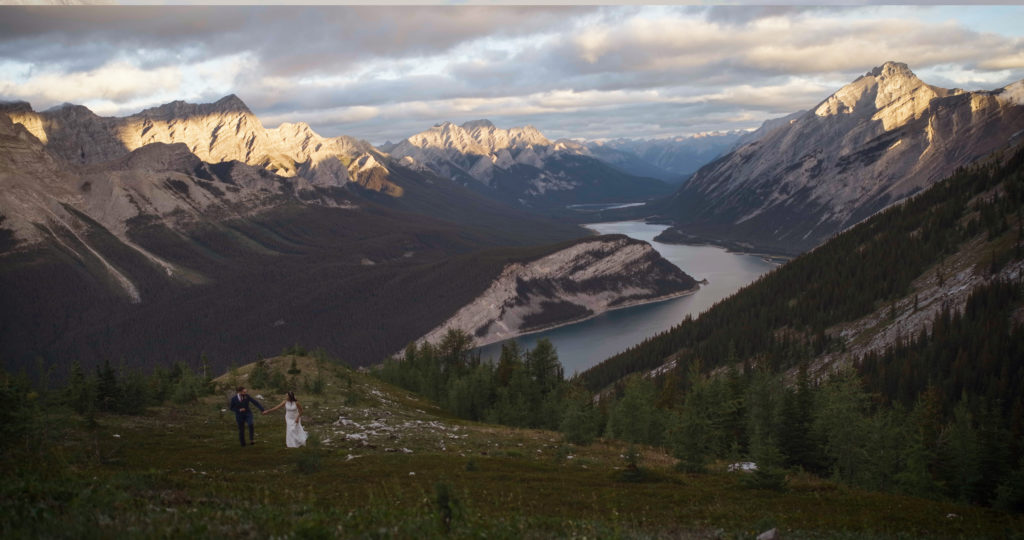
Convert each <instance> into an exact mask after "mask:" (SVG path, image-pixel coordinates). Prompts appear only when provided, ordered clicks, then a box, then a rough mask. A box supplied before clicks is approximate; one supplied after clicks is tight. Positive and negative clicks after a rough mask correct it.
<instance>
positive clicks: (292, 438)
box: [263, 392, 306, 448]
mask: <svg viewBox="0 0 1024 540" xmlns="http://www.w3.org/2000/svg"><path fill="white" fill-rule="evenodd" d="M281 407H284V425H285V430H284V443H285V444H286V445H287V446H288V448H298V447H300V446H305V445H306V430H304V429H302V424H301V423H300V422H299V419H300V418H302V405H299V402H298V400H296V399H295V392H288V397H286V398H285V400H284V401H282V402H281V403H280V404H279V405H278V406H277V407H274V408H272V409H267V410H265V411H263V414H268V413H272V412H274V411H276V410H278V409H280V408H281Z"/></svg>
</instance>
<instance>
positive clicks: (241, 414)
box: [231, 386, 263, 446]
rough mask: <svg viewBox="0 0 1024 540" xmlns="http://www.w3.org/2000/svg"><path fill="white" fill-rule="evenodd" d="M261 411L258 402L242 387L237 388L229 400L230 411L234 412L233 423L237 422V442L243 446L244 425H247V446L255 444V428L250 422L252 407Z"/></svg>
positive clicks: (261, 408) (261, 407) (261, 406)
mask: <svg viewBox="0 0 1024 540" xmlns="http://www.w3.org/2000/svg"><path fill="white" fill-rule="evenodd" d="M253 405H255V406H257V407H259V409H260V411H262V410H263V405H260V402H259V401H256V400H255V399H253V398H251V397H249V394H248V393H246V391H245V387H244V386H239V387H238V390H237V393H236V394H235V395H234V397H232V398H231V410H232V411H235V421H236V422H238V442H240V443H242V446H245V425H246V424H248V425H249V444H256V440H255V439H256V435H255V434H254V432H255V428H254V426H253V421H252V406H253Z"/></svg>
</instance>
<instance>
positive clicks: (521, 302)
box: [422, 235, 698, 346]
mask: <svg viewBox="0 0 1024 540" xmlns="http://www.w3.org/2000/svg"><path fill="white" fill-rule="evenodd" d="M697 287H698V285H697V283H696V281H695V280H694V279H693V278H692V277H690V276H689V275H687V274H686V273H684V272H683V271H681V270H679V269H678V268H676V267H675V266H674V265H672V264H671V263H669V262H668V261H666V260H665V259H663V258H662V257H661V256H660V255H659V254H658V252H657V251H655V250H654V248H652V247H651V246H650V244H648V243H646V242H641V241H639V240H633V239H630V238H627V237H625V236H621V235H614V236H603V237H599V238H593V239H588V240H585V241H582V242H580V243H577V244H576V245H574V246H572V247H569V248H566V249H563V250H560V251H557V252H555V253H553V254H550V255H548V256H545V257H542V258H540V259H538V260H535V261H533V262H529V263H525V264H520V263H516V264H510V265H507V266H506V267H505V269H504V270H503V271H502V273H501V275H500V276H499V277H498V278H497V279H495V280H494V282H493V283H492V284H491V286H490V287H489V288H488V289H487V290H486V291H485V292H484V293H483V294H482V295H480V296H479V297H477V298H476V299H475V300H474V301H473V302H471V303H470V304H468V305H466V306H464V307H463V308H462V309H460V310H459V311H458V312H457V313H456V314H455V315H454V316H453V317H451V318H450V319H448V320H447V321H445V323H443V324H442V325H440V326H438V327H437V328H435V329H434V330H432V331H431V332H430V333H428V334H427V335H426V336H424V337H423V338H422V339H423V340H426V341H430V342H437V341H439V340H440V338H441V337H442V336H443V335H444V333H445V332H447V331H448V329H450V328H456V329H460V330H463V331H465V332H467V333H469V334H471V335H473V336H474V338H475V340H476V344H477V345H478V346H479V345H486V344H489V343H494V342H497V341H502V340H505V339H509V338H513V337H516V336H519V335H522V334H525V333H528V332H531V331H536V330H541V329H544V328H547V327H551V326H557V325H560V324H566V323H569V322H576V321H579V320H582V319H585V318H588V317H591V316H594V315H596V314H599V313H603V312H605V311H608V310H610V309H616V308H622V307H628V306H632V305H636V304H642V303H646V302H652V301H656V300H662V299H666V298H671V297H673V296H680V295H683V294H687V293H689V292H693V291H695V290H696V289H697Z"/></svg>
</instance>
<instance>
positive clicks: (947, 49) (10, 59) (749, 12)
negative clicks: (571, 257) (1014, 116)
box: [0, 5, 1024, 144]
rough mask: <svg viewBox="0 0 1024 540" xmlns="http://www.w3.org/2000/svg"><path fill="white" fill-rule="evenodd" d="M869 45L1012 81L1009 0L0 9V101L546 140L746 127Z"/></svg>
mask: <svg viewBox="0 0 1024 540" xmlns="http://www.w3.org/2000/svg"><path fill="white" fill-rule="evenodd" d="M887 60H896V61H901V62H905V63H907V64H908V65H909V66H910V67H911V69H913V70H914V72H915V73H916V74H917V75H918V76H919V77H920V78H922V79H923V80H924V81H925V82H928V83H930V84H935V85H938V86H944V87H959V88H965V89H970V90H976V89H994V88H998V87H1001V86H1004V85H1006V84H1008V83H1010V82H1013V81H1016V80H1019V79H1022V78H1024V7H1022V6H984V7H977V6H969V7H968V6H906V5H905V6H859V7H820V6H819V7H806V6H794V7H757V6H753V7H752V6H742V7H734V6H713V7H700V6H590V7H581V6H520V7H509V6H479V5H478V6H437V5H435V6H403V7H370V6H307V7H283V6H265V7H261V6H238V7H233V6H221V7H200V6H130V7H129V6H90V7H70V8H69V7H35V8H26V7H16V6H0V100H25V101H28V102H30V103H31V104H32V105H33V107H34V108H35V109H36V110H44V109H46V108H49V107H52V106H54V105H57V104H60V103H64V102H71V103H78V104H83V105H86V106H88V107H89V108H91V109H92V110H93V111H95V112H96V113H97V114H100V115H104V116H123V115H128V114H132V113H134V112H137V111H139V110H142V109H144V108H146V107H151V106H155V105H159V104H162V103H166V102H169V101H174V100H179V99H180V100H185V101H189V102H208V101H215V100H217V99H219V98H220V97H223V96H225V95H227V94H231V93H234V94H237V95H238V96H239V97H240V98H241V99H242V100H243V101H245V102H246V103H247V104H248V105H249V107H250V108H251V109H252V110H253V111H254V112H255V113H256V114H257V115H258V116H259V117H260V119H261V120H262V121H263V123H264V124H265V125H266V126H267V127H275V126H277V125H278V124H279V123H281V122H285V121H293V122H294V121H303V122H307V123H309V124H310V125H312V126H313V128H314V129H315V130H316V131H317V132H319V133H320V134H322V135H325V136H334V135H341V134H345V135H351V136H355V137H359V138H362V139H366V140H368V141H370V142H373V143H376V144H379V143H382V142H384V141H385V140H388V139H390V140H399V139H402V138H404V137H407V136H409V135H412V134H414V133H416V132H419V131H423V130H425V129H427V128H429V127H430V126H431V125H433V124H435V123H438V122H442V121H445V120H450V121H454V122H457V123H461V122H464V121H468V120H473V119H478V118H488V119H491V120H492V121H494V122H495V123H496V124H498V125H499V126H500V127H511V126H520V125H526V124H532V125H534V126H536V127H537V128H538V129H540V130H541V131H543V132H544V133H545V135H547V136H548V137H550V138H559V137H577V138H590V139H602V138H613V137H633V138H637V137H643V138H648V137H667V136H680V135H690V134H696V133H701V132H708V131H717V130H729V129H746V128H753V127H756V126H757V125H759V124H760V123H761V122H762V121H763V120H765V119H767V118H771V117H776V116H782V115H784V114H788V113H791V112H794V111H797V110H803V109H808V108H811V107H813V106H814V105H815V104H816V103H818V102H819V101H821V100H822V99H824V98H826V97H828V95H830V94H831V93H832V92H833V91H834V90H836V89H838V88H839V87H841V86H842V85H844V84H846V83H848V82H850V81H852V80H853V79H855V78H856V77H858V76H860V75H862V74H864V73H865V72H867V71H870V70H871V69H872V68H873V67H875V66H878V65H880V64H882V63H883V62H885V61H887Z"/></svg>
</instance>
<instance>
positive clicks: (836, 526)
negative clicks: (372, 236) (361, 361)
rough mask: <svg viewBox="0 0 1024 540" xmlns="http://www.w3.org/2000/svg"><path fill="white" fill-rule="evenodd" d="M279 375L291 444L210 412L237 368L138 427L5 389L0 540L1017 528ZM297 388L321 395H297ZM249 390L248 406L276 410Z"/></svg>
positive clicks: (306, 374) (330, 375)
mask: <svg viewBox="0 0 1024 540" xmlns="http://www.w3.org/2000/svg"><path fill="white" fill-rule="evenodd" d="M293 362H294V366H295V369H297V370H299V373H298V374H292V375H288V377H290V378H291V380H290V381H288V382H289V385H291V386H293V387H294V388H295V390H296V394H297V397H298V398H299V401H300V403H301V404H302V405H303V407H304V409H305V414H304V416H303V419H304V421H303V424H304V425H305V427H306V430H307V431H309V432H310V440H309V444H308V445H307V447H305V448H299V449H288V448H286V447H285V444H284V411H283V410H278V411H276V412H274V413H272V414H270V415H267V416H260V415H257V418H256V439H257V444H255V445H253V446H247V447H245V448H241V447H239V445H238V438H237V428H236V425H235V420H234V415H233V413H232V412H231V411H229V410H227V405H228V400H229V397H230V395H231V394H232V392H233V387H234V386H235V385H237V384H243V385H247V386H248V384H247V379H248V376H249V373H250V372H251V370H252V369H253V365H249V366H244V367H241V368H237V369H233V370H232V371H231V372H230V373H227V374H225V375H223V376H221V377H219V378H217V379H215V384H216V387H217V392H216V394H215V395H210V396H207V397H203V398H201V399H199V400H198V401H196V402H193V403H166V404H164V405H163V406H159V407H150V408H149V409H147V411H146V412H145V414H143V415H140V416H121V415H107V414H95V415H84V416H83V415H81V414H78V413H76V412H72V411H71V410H70V409H68V408H66V407H64V406H56V405H49V404H48V403H50V402H57V401H58V400H57V397H54V396H37V395H35V394H28V395H25V396H17V397H18V399H22V400H24V401H25V402H26V403H28V404H29V405H27V406H26V407H25V408H24V409H25V412H24V413H22V414H25V415H27V417H26V418H22V419H20V421H22V423H23V424H25V426H26V427H24V429H22V430H21V432H20V433H21V435H20V436H19V434H18V433H15V434H14V437H15V438H14V439H9V440H8V441H7V442H6V444H5V446H4V456H3V459H2V461H0V463H2V467H3V478H4V482H3V483H2V485H3V487H2V488H0V537H3V538H135V537H147V538H196V537H198V538H206V537H229V538H230V537H243V536H244V537H257V538H269V537H277V538H423V537H454V538H479V537H488V538H524V537H525V538H547V537H574V538H753V537H755V536H756V535H757V534H759V533H761V532H764V531H766V530H768V529H771V528H777V529H778V531H779V532H780V534H781V536H782V537H783V538H863V537H869V538H918V537H920V538H936V537H942V538H958V537H964V538H1010V537H1018V538H1021V537H1024V516H1019V515H1009V514H1004V513H1001V512H997V511H994V510H990V509H985V508H979V507H973V506H967V505H957V504H952V503H944V502H936V501H931V500H927V499H920V498H912V497H904V496H897V495H891V494H882V493H873V492H865V491H860V490H856V489H852V488H848V487H844V486H842V485H839V484H837V483H834V482H831V481H829V480H824V479H820V478H817V477H813V476H811V475H803V474H790V475H789V477H788V487H787V489H786V490H784V491H767V490H758V489H751V488H748V487H745V485H744V484H743V482H742V481H741V477H742V476H743V474H744V473H729V472H727V471H726V467H727V464H726V463H716V464H714V465H713V466H712V467H710V468H709V470H708V472H706V473H702V474H690V473H682V472H678V471H677V470H676V468H675V460H674V459H673V458H671V457H670V456H669V455H668V454H666V453H665V452H664V451H663V450H660V449H655V448H641V447H638V448H628V447H627V445H626V444H624V443H620V442H617V441H613V440H599V441H598V442H596V443H594V444H591V445H588V446H584V447H578V446H574V445H570V444H567V443H564V442H563V439H562V436H561V435H560V434H558V433H555V432H548V431H539V430H524V429H513V428H506V427H501V426H494V425H487V424H478V423H472V422H466V421H462V420H457V419H454V418H452V417H450V416H447V415H445V414H444V413H443V412H442V411H440V410H439V409H438V408H437V407H436V406H434V405H433V404H431V403H429V402H425V401H423V400H421V399H419V398H418V397H417V396H414V395H412V394H410V393H408V392H406V391H404V390H398V389H396V388H394V387H391V386H389V385H386V384H384V383H381V382H380V381H378V380H376V379H374V378H372V377H370V376H369V375H366V374H364V373H359V372H354V371H351V370H348V369H347V368H344V367H339V366H336V365H332V364H321V365H319V367H318V364H317V363H316V362H315V360H314V359H313V358H311V357H305V356H303V357H296V356H282V357H277V358H273V359H269V360H268V361H267V363H268V365H269V366H270V367H271V368H272V369H274V370H278V371H280V372H286V371H287V370H289V369H290V368H292V365H293ZM318 370H319V374H318ZM317 377H319V381H318V383H317V384H318V385H319V386H320V388H322V390H323V391H322V392H321V393H319V394H316V393H311V392H309V391H306V390H304V389H308V388H315V386H316V384H312V382H311V381H314V380H316V378H317ZM249 393H250V395H252V396H257V399H260V402H261V403H262V404H263V405H264V407H266V408H270V407H272V406H274V405H277V404H278V403H280V402H281V400H283V399H284V396H283V394H282V393H280V392H275V391H274V390H272V389H269V388H251V387H250V388H249ZM260 396H262V398H260ZM4 418H5V420H9V418H8V417H4ZM10 425H13V424H10Z"/></svg>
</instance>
